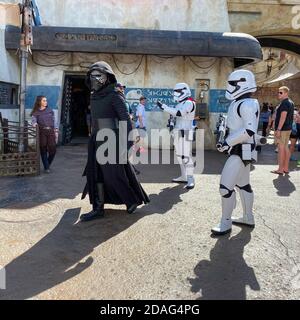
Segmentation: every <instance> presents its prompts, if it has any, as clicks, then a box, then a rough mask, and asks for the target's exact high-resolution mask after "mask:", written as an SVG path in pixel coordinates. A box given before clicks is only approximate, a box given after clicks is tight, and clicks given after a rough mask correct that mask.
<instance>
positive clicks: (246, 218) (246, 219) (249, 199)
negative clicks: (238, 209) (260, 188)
mask: <svg viewBox="0 0 300 320" xmlns="http://www.w3.org/2000/svg"><path fill="white" fill-rule="evenodd" d="M239 194H240V197H241V203H242V207H243V216H242V217H241V218H238V217H232V223H233V224H237V225H245V226H248V227H250V228H254V227H255V221H254V216H253V213H252V207H253V198H254V197H253V192H248V191H246V190H243V189H239Z"/></svg>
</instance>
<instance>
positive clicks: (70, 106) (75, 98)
mask: <svg viewBox="0 0 300 320" xmlns="http://www.w3.org/2000/svg"><path fill="white" fill-rule="evenodd" d="M88 106H89V89H88V88H87V86H86V85H85V76H84V75H66V77H65V83H64V94H63V100H62V112H61V124H62V144H68V143H87V139H88V135H89V129H88V120H89V116H88V114H89V109H88Z"/></svg>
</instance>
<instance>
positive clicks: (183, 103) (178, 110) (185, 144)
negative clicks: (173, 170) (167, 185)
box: [158, 83, 196, 189]
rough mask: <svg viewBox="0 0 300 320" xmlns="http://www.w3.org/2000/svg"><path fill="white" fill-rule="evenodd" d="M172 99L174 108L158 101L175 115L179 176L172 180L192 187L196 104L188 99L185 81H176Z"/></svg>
mask: <svg viewBox="0 0 300 320" xmlns="http://www.w3.org/2000/svg"><path fill="white" fill-rule="evenodd" d="M173 95H174V101H175V102H178V104H177V105H176V107H175V108H171V107H168V106H167V105H165V104H161V103H160V102H158V105H159V107H160V108H161V109H162V110H163V111H165V112H167V113H169V114H171V115H172V116H173V117H176V124H175V127H174V129H173V131H172V134H173V137H174V146H175V152H176V156H177V160H178V162H179V164H180V169H181V176H180V177H178V178H175V179H173V180H172V181H173V182H183V183H186V185H185V188H187V189H193V188H194V186H195V181H194V176H193V174H194V162H193V159H192V142H193V133H194V128H193V120H194V118H195V111H196V104H195V102H194V101H192V100H191V99H189V98H190V97H191V90H190V88H189V86H188V85H187V84H186V83H177V84H176V85H175V87H174V91H173Z"/></svg>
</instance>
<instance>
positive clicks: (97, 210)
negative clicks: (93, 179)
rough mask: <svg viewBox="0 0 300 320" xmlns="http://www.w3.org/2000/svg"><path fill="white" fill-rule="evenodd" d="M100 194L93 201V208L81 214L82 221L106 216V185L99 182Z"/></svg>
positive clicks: (98, 189)
mask: <svg viewBox="0 0 300 320" xmlns="http://www.w3.org/2000/svg"><path fill="white" fill-rule="evenodd" d="M97 191H98V194H97V196H96V197H95V202H94V203H93V210H92V211H90V212H89V213H85V214H82V215H81V216H80V220H81V221H90V220H94V219H100V218H103V217H104V185H103V183H97Z"/></svg>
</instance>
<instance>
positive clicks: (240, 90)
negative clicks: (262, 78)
mask: <svg viewBox="0 0 300 320" xmlns="http://www.w3.org/2000/svg"><path fill="white" fill-rule="evenodd" d="M256 90H257V86H256V81H255V77H254V74H253V73H252V72H251V71H249V70H236V71H233V72H232V73H231V74H230V75H229V77H228V83H227V90H226V94H225V96H226V99H228V100H235V99H237V98H239V97H240V96H242V95H244V94H246V93H250V92H255V91H256Z"/></svg>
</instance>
